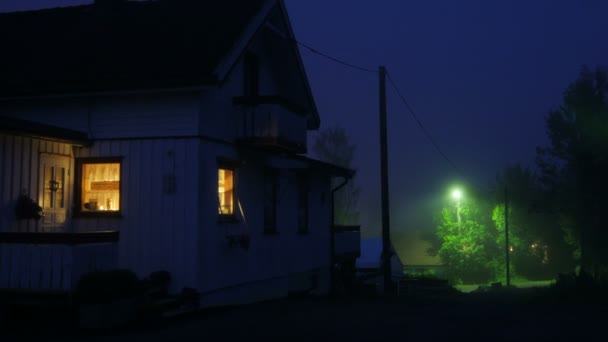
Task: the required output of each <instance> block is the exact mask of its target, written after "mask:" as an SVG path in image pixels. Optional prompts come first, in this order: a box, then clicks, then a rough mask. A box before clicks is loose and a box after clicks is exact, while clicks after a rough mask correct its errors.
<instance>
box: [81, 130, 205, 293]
mask: <svg viewBox="0 0 608 342" xmlns="http://www.w3.org/2000/svg"><path fill="white" fill-rule="evenodd" d="M199 144H200V141H199V140H198V139H195V138H183V139H180V138H178V139H171V138H167V139H144V140H137V139H129V140H101V141H96V142H95V143H94V145H93V146H92V147H90V148H82V149H78V150H77V151H76V158H82V157H122V158H123V159H122V174H121V214H122V217H118V218H74V219H73V222H72V225H73V227H74V229H75V231H95V230H106V229H117V230H119V231H120V240H119V242H118V265H119V267H121V268H128V269H131V270H133V271H135V272H136V273H137V274H138V276H140V277H146V276H148V275H149V274H150V273H151V272H154V271H159V270H167V271H169V272H170V273H171V275H172V283H171V287H172V288H171V289H172V290H173V291H179V290H180V289H181V288H183V287H186V286H187V287H195V288H196V287H198V272H199V267H200V265H198V263H197V261H198V250H197V247H198V246H197V244H196V242H197V241H198V239H199V237H198V233H199V229H200V228H199V221H198V215H197V211H196V210H197V209H196V207H197V206H198V194H197V191H196V189H198V180H199V166H198V161H197V158H196V156H197V155H198V153H199V152H198V151H199ZM170 155H172V156H173V157H169V156H170ZM172 159H174V161H173V160H172ZM167 163H169V164H167ZM167 165H169V166H167ZM167 172H169V173H171V172H173V173H174V174H175V182H176V184H175V193H173V194H171V193H165V191H164V187H163V181H164V178H163V177H164V176H165V174H166V173H167Z"/></svg>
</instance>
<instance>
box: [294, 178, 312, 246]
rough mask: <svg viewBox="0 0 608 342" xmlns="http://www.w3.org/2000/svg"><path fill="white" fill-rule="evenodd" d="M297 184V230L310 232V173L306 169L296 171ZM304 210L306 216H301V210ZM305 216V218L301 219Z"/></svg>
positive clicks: (303, 233)
mask: <svg viewBox="0 0 608 342" xmlns="http://www.w3.org/2000/svg"><path fill="white" fill-rule="evenodd" d="M296 179H297V181H296V184H297V193H298V194H297V196H298V200H297V231H298V234H302V235H306V234H308V233H310V192H311V191H310V184H311V182H310V174H309V173H308V172H306V171H299V172H297V173H296ZM302 209H303V210H304V216H303V217H301V216H300V210H302ZM302 218H303V220H301V219H302Z"/></svg>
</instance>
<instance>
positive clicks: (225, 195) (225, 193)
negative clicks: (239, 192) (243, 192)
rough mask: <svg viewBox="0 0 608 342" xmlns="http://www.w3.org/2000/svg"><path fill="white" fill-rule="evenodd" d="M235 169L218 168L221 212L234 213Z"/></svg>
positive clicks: (225, 213) (223, 213)
mask: <svg viewBox="0 0 608 342" xmlns="http://www.w3.org/2000/svg"><path fill="white" fill-rule="evenodd" d="M233 185H234V171H232V170H229V169H219V170H218V184H217V193H218V196H219V214H220V215H232V214H234V187H233Z"/></svg>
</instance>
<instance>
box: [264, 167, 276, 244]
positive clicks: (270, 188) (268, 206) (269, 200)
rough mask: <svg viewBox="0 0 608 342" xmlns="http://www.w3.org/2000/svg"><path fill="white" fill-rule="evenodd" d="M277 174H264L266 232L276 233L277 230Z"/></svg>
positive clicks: (274, 172) (269, 171)
mask: <svg viewBox="0 0 608 342" xmlns="http://www.w3.org/2000/svg"><path fill="white" fill-rule="evenodd" d="M276 205H277V172H276V170H266V172H265V174H264V230H265V231H266V232H274V231H276V229H277V210H276V209H277V208H276Z"/></svg>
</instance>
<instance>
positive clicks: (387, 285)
mask: <svg viewBox="0 0 608 342" xmlns="http://www.w3.org/2000/svg"><path fill="white" fill-rule="evenodd" d="M378 75H379V88H380V94H379V95H380V186H381V187H380V188H381V199H382V273H383V275H384V293H389V292H390V291H391V289H392V280H391V254H392V252H391V236H390V232H391V229H390V216H389V194H388V142H387V131H386V68H385V67H384V66H380V67H379V68H378Z"/></svg>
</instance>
